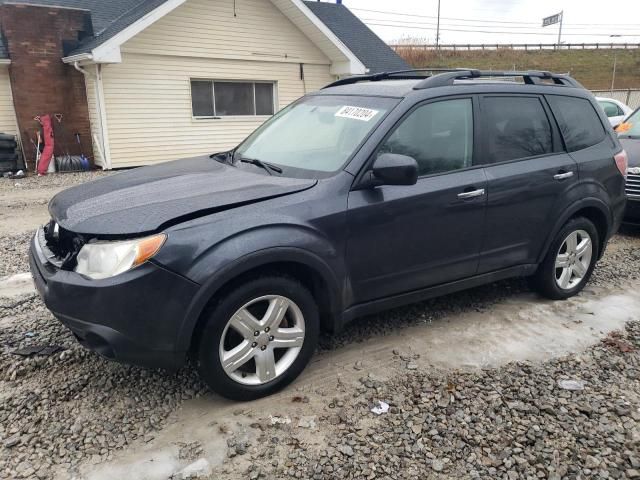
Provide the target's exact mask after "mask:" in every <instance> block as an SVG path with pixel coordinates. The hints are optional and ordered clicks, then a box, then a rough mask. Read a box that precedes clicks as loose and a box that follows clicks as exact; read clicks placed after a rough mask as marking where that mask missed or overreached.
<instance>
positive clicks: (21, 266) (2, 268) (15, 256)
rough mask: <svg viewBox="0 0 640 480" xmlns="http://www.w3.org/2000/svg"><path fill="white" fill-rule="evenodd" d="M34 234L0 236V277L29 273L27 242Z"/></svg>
mask: <svg viewBox="0 0 640 480" xmlns="http://www.w3.org/2000/svg"><path fill="white" fill-rule="evenodd" d="M34 233H35V230H34V231H33V232H29V233H22V234H19V235H11V236H4V237H3V236H0V277H3V276H5V275H13V274H16V273H23V272H28V271H29V256H28V255H29V242H30V241H31V237H32V236H33V234H34Z"/></svg>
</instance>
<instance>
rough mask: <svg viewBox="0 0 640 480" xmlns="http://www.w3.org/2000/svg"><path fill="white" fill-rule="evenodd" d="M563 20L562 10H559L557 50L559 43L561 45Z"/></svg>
mask: <svg viewBox="0 0 640 480" xmlns="http://www.w3.org/2000/svg"><path fill="white" fill-rule="evenodd" d="M563 20H564V10H562V11H561V12H560V29H559V30H558V50H560V45H562V21H563Z"/></svg>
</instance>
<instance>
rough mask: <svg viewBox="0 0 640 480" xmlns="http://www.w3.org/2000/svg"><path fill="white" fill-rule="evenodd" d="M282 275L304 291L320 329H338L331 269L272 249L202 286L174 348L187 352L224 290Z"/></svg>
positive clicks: (304, 255)
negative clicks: (316, 313)
mask: <svg viewBox="0 0 640 480" xmlns="http://www.w3.org/2000/svg"><path fill="white" fill-rule="evenodd" d="M266 274H284V275H288V276H291V277H293V278H295V279H297V280H299V281H300V282H301V283H302V284H303V285H304V286H305V287H307V288H308V289H309V290H310V291H311V293H312V295H313V296H314V298H315V299H316V302H317V303H318V308H319V310H320V321H321V328H322V329H324V330H329V331H333V330H335V329H337V328H339V324H340V318H341V312H342V310H343V307H342V302H341V300H340V298H341V297H340V287H339V282H338V280H337V278H336V276H335V274H334V273H333V271H332V270H331V268H330V267H329V266H328V265H327V264H326V263H325V262H324V261H323V260H322V259H321V258H319V257H318V256H317V255H315V254H314V253H311V252H309V251H307V250H303V249H300V248H295V247H279V248H271V249H267V250H262V251H259V252H255V253H253V254H250V255H246V256H244V257H242V258H240V259H238V260H237V261H236V262H234V263H233V264H232V265H230V266H228V267H227V268H225V269H223V270H222V271H220V272H219V273H218V274H216V275H215V276H214V277H213V278H211V279H210V280H208V281H207V282H206V283H204V284H203V285H202V286H201V288H200V290H199V291H198V293H197V295H196V296H195V298H194V300H193V301H192V303H191V305H190V307H189V310H188V312H187V314H186V315H185V319H184V321H183V323H182V326H181V328H180V331H179V334H178V342H177V348H178V349H179V350H180V351H184V352H187V351H189V350H190V349H191V347H192V343H193V340H194V338H197V335H198V332H199V331H200V329H201V328H202V326H203V325H204V318H205V315H204V314H205V313H206V310H207V308H208V307H210V306H211V304H212V302H214V301H215V299H216V298H217V296H218V295H220V294H221V293H223V292H224V290H225V289H226V288H232V286H233V284H234V283H235V282H238V281H242V279H243V278H247V277H248V276H254V275H266Z"/></svg>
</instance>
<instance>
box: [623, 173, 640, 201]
mask: <svg viewBox="0 0 640 480" xmlns="http://www.w3.org/2000/svg"><path fill="white" fill-rule="evenodd" d="M626 192H627V196H628V197H629V198H635V199H638V200H640V175H634V174H631V173H630V174H628V175H627V186H626Z"/></svg>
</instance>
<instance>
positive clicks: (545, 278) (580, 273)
mask: <svg viewBox="0 0 640 480" xmlns="http://www.w3.org/2000/svg"><path fill="white" fill-rule="evenodd" d="M599 245H600V243H599V238H598V231H597V230H596V227H595V226H594V224H593V222H591V221H590V220H588V219H586V218H583V217H578V218H574V219H571V220H569V221H568V222H567V224H566V225H565V226H564V227H563V228H562V229H561V230H560V232H558V234H557V235H556V237H555V239H554V241H553V242H552V244H551V247H550V248H549V252H548V253H547V256H546V257H545V259H544V261H543V262H542V264H541V265H540V267H539V268H538V271H537V272H536V273H535V275H534V276H533V277H532V279H531V282H532V286H533V287H534V289H535V290H537V291H538V292H539V293H540V294H541V295H544V296H545V297H547V298H551V299H553V300H562V299H566V298H569V297H572V296H574V295H576V294H578V293H579V292H580V291H581V290H582V289H583V288H584V286H585V285H586V284H587V282H588V281H589V279H590V278H591V274H592V273H593V269H594V268H595V265H596V260H597V258H598V254H599V249H598V246H599Z"/></svg>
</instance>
